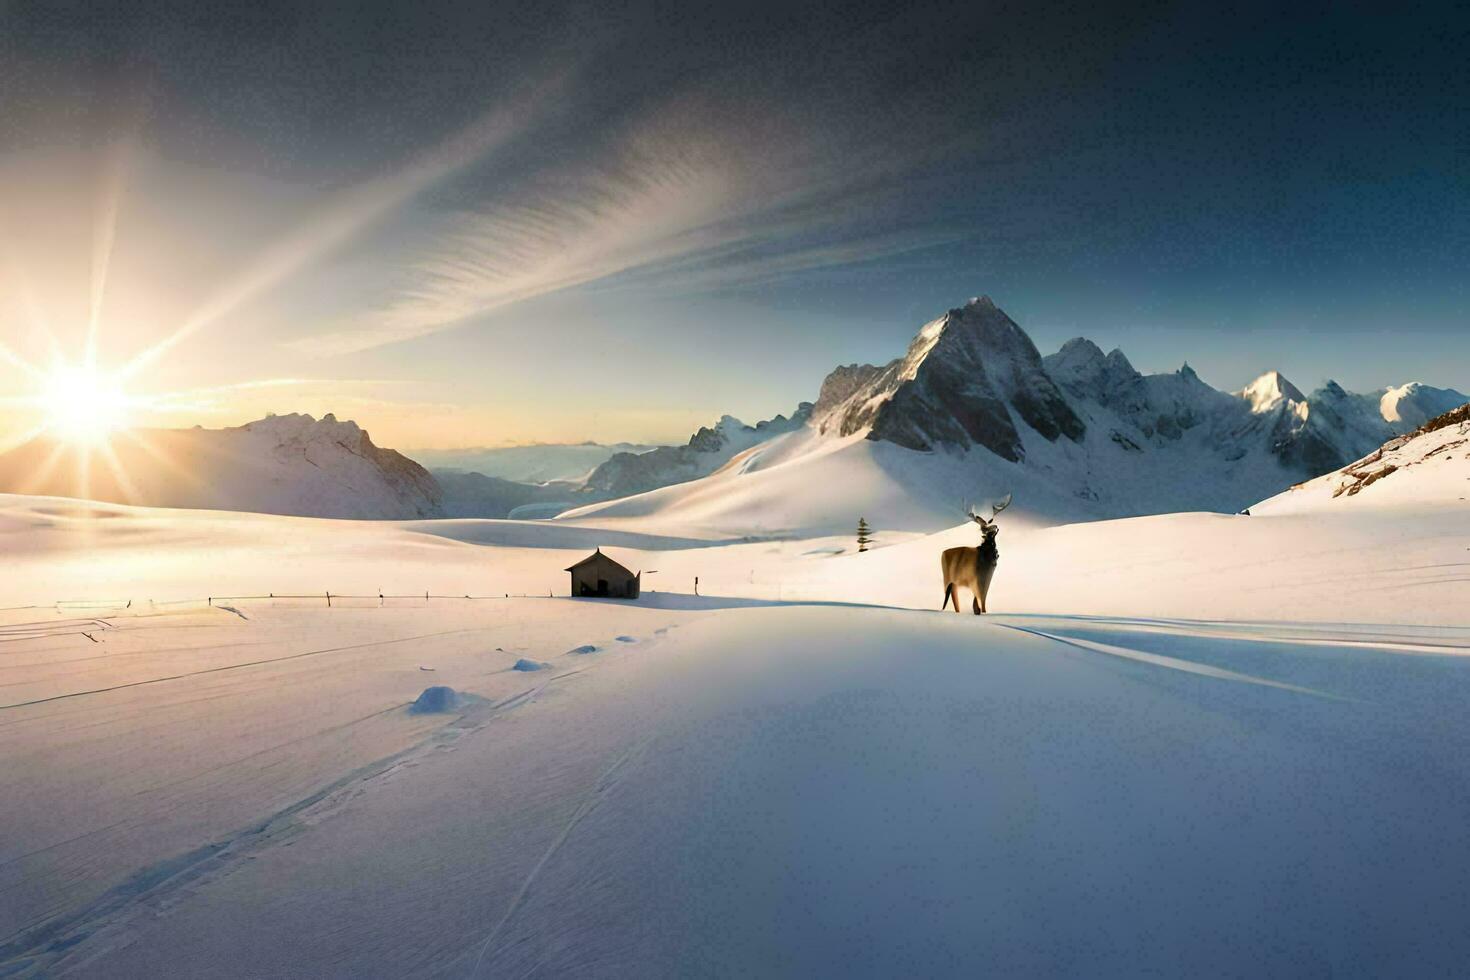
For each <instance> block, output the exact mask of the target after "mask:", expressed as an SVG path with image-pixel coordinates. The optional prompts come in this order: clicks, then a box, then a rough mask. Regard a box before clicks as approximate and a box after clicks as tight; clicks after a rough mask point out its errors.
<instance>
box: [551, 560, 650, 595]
mask: <svg viewBox="0 0 1470 980" xmlns="http://www.w3.org/2000/svg"><path fill="white" fill-rule="evenodd" d="M567 571H568V572H571V573H572V595H573V596H588V597H595V598H601V599H636V598H638V593H639V591H640V590H641V588H642V584H643V573H642V572H639V573H638V574H636V575H635V574H633V573H632V572H630V571H628V570H627V569H626V568H624V567H623V566H622V565H619V564H618V563H617V562H615V561H613V560H612V559H611V558H609V557H608V556H607V555H604V554H603V553H602V549H601V548H598V549H597V550H596V551H594V552H593V553H592V554H590V555H588V556H587V557H586V558H583V559H582V560H581V561H579V562H577V563H576V564H575V565H573V566H572V567H571V568H568V569H567Z"/></svg>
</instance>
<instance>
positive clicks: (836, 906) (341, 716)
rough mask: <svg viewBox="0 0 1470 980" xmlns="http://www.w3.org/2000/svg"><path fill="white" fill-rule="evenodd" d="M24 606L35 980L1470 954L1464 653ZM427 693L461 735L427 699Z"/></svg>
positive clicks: (1269, 630)
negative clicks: (446, 693) (68, 619)
mask: <svg viewBox="0 0 1470 980" xmlns="http://www.w3.org/2000/svg"><path fill="white" fill-rule="evenodd" d="M344 533H346V532H345V531H344ZM7 621H8V622H9V623H10V624H11V625H10V626H8V627H7V630H8V633H9V635H10V636H12V637H15V636H23V637H25V638H24V639H22V640H20V641H19V642H18V643H17V644H13V645H12V647H13V648H14V649H18V650H19V651H20V652H22V653H23V654H24V656H23V657H22V658H21V659H22V660H23V661H24V664H23V665H20V666H15V667H10V668H9V669H8V670H7V676H6V678H5V681H6V682H5V685H4V687H3V689H0V691H3V694H4V696H5V698H6V700H5V702H4V704H5V705H7V706H10V707H0V724H3V725H4V726H5V729H6V752H5V754H4V756H3V762H0V785H3V787H4V788H5V789H6V790H7V792H6V793H5V794H4V795H3V797H0V825H3V826H4V828H5V831H6V833H5V834H4V835H3V836H0V841H3V844H0V848H3V850H0V884H3V887H4V891H5V894H6V895H7V896H8V898H9V901H7V903H5V905H4V908H3V913H0V915H3V927H0V928H3V935H4V936H5V939H4V940H0V963H3V964H4V969H5V970H6V971H7V974H8V975H12V976H36V975H45V976H56V975H75V976H84V977H108V978H123V977H148V976H200V977H203V976H282V975H293V976H303V975H310V976H326V975H331V976H363V977H369V976H431V977H438V976H444V977H451V976H452V977H469V976H478V977H491V976H506V975H523V974H527V973H542V974H546V975H573V974H580V975H588V974H594V973H595V974H597V975H600V976H640V977H645V976H687V975H691V974H694V975H705V974H710V973H721V974H725V973H732V974H733V973H741V974H751V975H762V976H773V975H780V976H785V975H790V976H806V975H814V974H840V975H849V976H892V975H896V974H923V975H961V974H964V975H968V974H970V973H971V972H972V971H973V969H974V964H975V963H977V962H981V963H986V964H987V965H991V966H993V967H994V968H995V969H996V970H997V971H998V972H1001V973H1006V974H1025V975H1042V974H1045V975H1076V974H1078V973H1086V974H1088V975H1094V976H1102V975H1124V974H1127V975H1136V974H1138V973H1162V974H1167V975H1179V974H1186V973H1187V974H1191V975H1194V974H1210V975H1241V974H1249V975H1262V974H1271V973H1283V972H1287V973H1289V972H1297V971H1299V970H1300V969H1301V968H1302V965H1303V964H1309V965H1310V966H1311V967H1312V968H1313V969H1321V970H1323V971H1325V972H1334V973H1342V972H1366V973H1381V972H1412V973H1416V974H1420V975H1423V974H1426V973H1435V972H1446V971H1449V972H1452V971H1453V969H1454V967H1455V965H1456V964H1458V963H1460V962H1463V959H1464V957H1465V956H1466V955H1470V945H1467V941H1466V940H1465V939H1464V932H1463V930H1461V929H1459V928H1458V921H1459V918H1458V917H1459V915H1460V909H1461V908H1463V906H1464V903H1465V902H1466V901H1467V900H1470V887H1467V885H1466V882H1467V881H1470V874H1467V871H1470V858H1467V857H1466V855H1467V854H1470V848H1467V845H1470V830H1467V828H1466V825H1465V822H1464V820H1463V819H1462V816H1461V815H1462V814H1463V813H1464V812H1465V807H1466V805H1467V803H1470V779H1467V773H1466V769H1465V765H1464V761H1463V760H1464V759H1465V758H1466V753H1467V750H1470V725H1467V724H1466V722H1465V721H1464V717H1465V716H1464V712H1463V711H1461V710H1460V706H1461V705H1462V704H1463V701H1464V698H1465V697H1466V695H1467V694H1470V658H1466V657H1464V656H1463V654H1464V653H1466V652H1470V650H1467V648H1466V645H1465V635H1464V633H1463V632H1461V631H1456V630H1449V629H1441V630H1422V629H1421V630H1401V631H1399V632H1397V633H1392V634H1389V635H1385V634H1384V633H1383V632H1382V631H1378V632H1374V633H1365V632H1364V631H1363V630H1361V629H1349V628H1315V629H1313V628H1305V627H1300V626H1295V627H1285V626H1281V625H1276V626H1270V625H1261V624H1232V625H1230V626H1228V627H1227V626H1224V625H1209V624H1198V623H1188V624H1185V623H1159V622H1157V621H1143V622H1128V621H1119V620H1118V619H1116V618H1114V619H1112V620H1110V621H1107V622H1096V621H1090V620H1085V619H1074V618H1068V617H1059V618H1049V619H1042V618H1006V617H996V618H994V619H991V620H977V619H975V618H974V617H970V616H954V615H941V614H938V613H916V612H907V611H901V610H885V609H864V608H858V607H839V606H821V605H806V606H768V607H749V608H739V607H736V606H731V607H730V608H725V609H719V608H713V609H705V610H703V611H699V610H680V609H677V608H661V607H660V606H659V605H657V604H655V603H651V602H650V603H638V604H622V603H613V602H606V603H597V602H575V601H572V600H545V599H542V600H530V599H526V600H507V601H503V602H501V603H500V604H496V605H481V606H476V605H475V604H473V603H463V604H451V603H439V604H438V605H429V606H424V607H421V608H406V607H405V608H386V609H378V608H353V607H346V608H338V609H334V610H333V611H330V612H329V611H327V610H326V609H325V608H317V609H306V608H300V607H291V606H289V605H284V604H270V603H254V604H250V603H246V604H241V605H239V606H237V607H234V611H225V610H214V611H212V612H209V611H205V610H200V611H196V612H192V613H190V614H187V615H174V616H164V617H159V616H146V615H145V616H133V617H130V616H126V615H123V616H109V617H108V618H107V620H106V622H107V623H108V624H109V626H108V627H107V628H102V627H97V626H94V628H95V629H97V631H98V632H100V633H101V636H102V640H103V641H104V642H105V643H106V644H107V646H102V647H98V646H97V645H96V644H90V643H88V641H86V640H85V639H83V638H81V637H72V636H68V635H66V626H67V624H66V623H65V622H62V621H56V622H53V623H49V624H47V625H48V626H49V627H51V629H50V631H49V632H44V633H43V632H42V631H41V630H40V629H38V627H37V625H36V624H35V623H34V622H25V621H20V622H18V621H17V620H16V619H15V618H14V617H12V618H10V619H9V620H7ZM22 631H24V632H22ZM586 645H590V646H592V647H594V648H595V649H594V650H593V651H592V652H590V653H582V652H578V650H579V648H580V647H582V646H586ZM191 648H192V651H193V652H190V651H191ZM94 651H97V652H94ZM528 655H529V656H531V657H534V658H535V659H537V660H540V661H543V662H546V663H549V664H550V665H551V666H550V667H549V668H547V669H544V670H540V671H536V672H534V673H524V672H520V671H516V670H514V669H512V668H513V666H514V663H515V662H516V661H517V660H518V659H522V658H524V657H526V656H528ZM99 656H101V657H102V659H101V660H98V659H96V658H98V657H99ZM83 657H91V658H93V659H92V660H91V661H90V663H88V662H85V661H83V660H81V659H79V658H83ZM425 668H429V669H428V670H426V669H425ZM124 685H132V686H124ZM431 685H443V686H450V687H452V688H454V689H455V690H456V691H457V692H460V693H461V695H462V696H463V700H464V705H465V706H464V707H463V708H462V709H460V710H459V711H457V712H455V713H452V714H449V715H440V714H414V713H412V712H410V710H409V705H410V702H412V701H413V700H414V699H415V698H416V697H417V696H418V694H419V693H420V692H421V691H422V690H423V689H424V688H426V687H429V686H431ZM89 691H90V692H94V693H87V692H89ZM17 698H19V699H23V700H30V701H39V702H40V703H33V704H29V705H24V706H19V707H16V706H13V705H15V703H16V699H17ZM41 698H51V699H52V700H47V701H40V699H41ZM124 763H125V764H124ZM17 788H21V789H23V790H24V792H15V791H14V790H16V789H17ZM1426 895H1432V896H1434V900H1433V901H1425V900H1424V897H1425V896H1426ZM263 937H269V938H268V940H267V939H263Z"/></svg>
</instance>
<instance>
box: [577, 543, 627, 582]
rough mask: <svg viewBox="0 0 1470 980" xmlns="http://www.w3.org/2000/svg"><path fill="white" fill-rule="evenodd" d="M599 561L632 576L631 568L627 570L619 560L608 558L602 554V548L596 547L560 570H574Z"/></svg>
mask: <svg viewBox="0 0 1470 980" xmlns="http://www.w3.org/2000/svg"><path fill="white" fill-rule="evenodd" d="M599 561H600V562H604V563H606V564H608V565H611V566H612V567H613V568H614V569H616V570H617V571H620V572H622V573H623V574H624V575H627V576H628V577H629V578H632V577H633V572H632V571H631V570H629V569H628V568H627V566H625V565H622V564H620V563H619V562H616V561H614V560H613V559H611V558H609V557H608V556H607V555H604V554H603V553H602V549H601V548H598V549H597V550H596V551H594V552H592V554H590V555H588V556H587V557H586V558H583V559H582V560H581V561H579V562H577V563H576V564H574V565H569V566H568V567H566V568H564V569H562V571H565V572H575V571H576V570H577V569H579V568H581V567H582V566H583V565H590V564H592V563H593V562H599Z"/></svg>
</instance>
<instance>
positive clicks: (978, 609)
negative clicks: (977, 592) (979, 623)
mask: <svg viewBox="0 0 1470 980" xmlns="http://www.w3.org/2000/svg"><path fill="white" fill-rule="evenodd" d="M970 611H971V612H973V613H974V614H975V615H976V616H978V615H980V614H981V613H982V612H984V611H985V607H984V606H982V605H980V599H979V597H978V596H971V597H970Z"/></svg>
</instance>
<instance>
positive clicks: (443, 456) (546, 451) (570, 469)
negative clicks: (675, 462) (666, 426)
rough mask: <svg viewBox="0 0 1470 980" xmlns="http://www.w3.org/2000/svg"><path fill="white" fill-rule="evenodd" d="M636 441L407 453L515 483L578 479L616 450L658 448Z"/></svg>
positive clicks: (439, 466)
mask: <svg viewBox="0 0 1470 980" xmlns="http://www.w3.org/2000/svg"><path fill="white" fill-rule="evenodd" d="M657 448H658V447H657V446H647V445H641V444H638V443H629V442H620V443H615V444H612V445H603V444H601V443H596V442H581V443H575V444H560V443H545V444H537V445H527V446H500V447H492V448H480V449H420V450H408V454H409V455H411V456H412V457H413V458H414V459H416V460H418V461H419V462H421V463H423V464H424V465H425V466H427V467H428V468H429V469H431V470H460V471H465V472H473V473H480V474H482V475H484V476H488V477H499V478H500V479H502V480H511V481H514V482H516V483H580V482H582V481H584V480H586V479H587V477H588V475H589V474H591V472H592V471H593V470H594V469H596V468H597V467H598V466H600V465H601V464H603V463H605V462H607V460H608V459H609V458H611V457H612V456H614V455H616V454H617V453H646V452H648V451H650V450H653V449H657Z"/></svg>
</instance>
